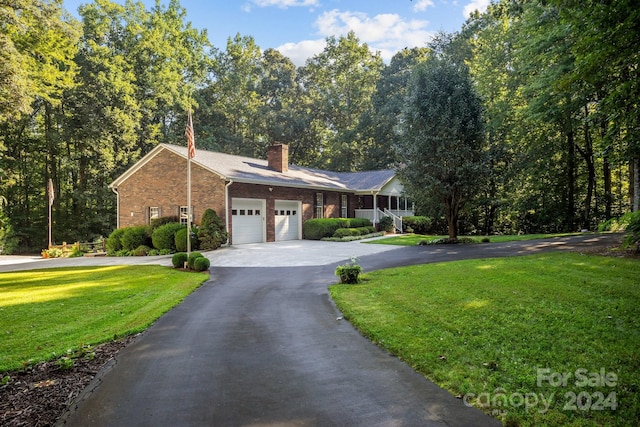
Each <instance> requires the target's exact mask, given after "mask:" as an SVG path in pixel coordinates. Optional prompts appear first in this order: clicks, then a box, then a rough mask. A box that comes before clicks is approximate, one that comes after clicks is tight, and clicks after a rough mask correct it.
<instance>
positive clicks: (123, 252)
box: [115, 249, 131, 256]
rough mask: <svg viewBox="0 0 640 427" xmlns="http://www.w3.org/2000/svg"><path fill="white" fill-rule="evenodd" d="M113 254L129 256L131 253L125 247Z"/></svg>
mask: <svg viewBox="0 0 640 427" xmlns="http://www.w3.org/2000/svg"><path fill="white" fill-rule="evenodd" d="M115 255H116V256H129V255H131V252H129V251H128V250H126V249H120V250H119V251H117V252H116V253H115Z"/></svg>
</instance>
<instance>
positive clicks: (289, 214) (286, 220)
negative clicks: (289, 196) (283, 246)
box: [275, 200, 300, 241]
mask: <svg viewBox="0 0 640 427" xmlns="http://www.w3.org/2000/svg"><path fill="white" fill-rule="evenodd" d="M275 208H276V211H275V214H276V240H277V241H278V240H298V239H299V238H300V232H299V228H298V227H299V220H300V219H299V217H300V202H295V201H285V200H276V203H275Z"/></svg>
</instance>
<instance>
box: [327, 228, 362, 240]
mask: <svg viewBox="0 0 640 427" xmlns="http://www.w3.org/2000/svg"><path fill="white" fill-rule="evenodd" d="M360 235H361V233H360V229H359V228H338V229H337V230H336V231H335V232H334V233H333V237H338V238H340V237H348V236H360Z"/></svg>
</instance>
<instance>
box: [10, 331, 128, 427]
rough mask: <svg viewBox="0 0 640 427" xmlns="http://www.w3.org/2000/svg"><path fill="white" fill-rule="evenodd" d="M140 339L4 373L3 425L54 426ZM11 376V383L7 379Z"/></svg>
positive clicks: (96, 348) (115, 343) (111, 344)
mask: <svg viewBox="0 0 640 427" xmlns="http://www.w3.org/2000/svg"><path fill="white" fill-rule="evenodd" d="M135 338H136V337H135V336H131V337H127V338H124V339H120V340H117V341H112V342H108V343H105V344H100V345H98V346H95V347H92V348H90V349H83V350H82V351H81V352H79V353H77V354H74V355H72V356H71V358H70V360H71V361H73V363H72V364H71V362H70V361H69V360H68V359H66V360H65V361H66V362H67V363H64V362H61V361H60V359H58V360H53V361H48V362H41V363H38V364H35V365H31V366H28V367H26V368H24V369H22V370H20V371H15V372H5V373H1V374H0V384H4V383H5V382H6V384H4V385H0V425H2V426H5V427H17V426H29V427H43V426H52V425H54V424H55V423H56V421H57V420H58V419H59V418H60V417H61V416H62V415H63V414H64V413H65V411H66V410H67V409H68V408H69V406H70V405H71V403H73V400H74V399H75V398H76V397H78V395H79V394H80V393H81V392H82V391H83V390H84V388H85V387H86V386H87V385H89V383H90V382H91V380H92V379H93V378H94V377H95V376H96V374H97V373H98V372H99V371H100V369H101V368H102V367H103V366H104V365H105V364H106V363H107V362H109V361H110V360H112V359H113V358H114V357H115V356H116V355H117V354H118V352H119V351H120V350H121V349H122V348H124V347H125V346H126V345H127V344H129V343H130V342H131V341H133V340H134V339H135ZM7 377H8V380H7Z"/></svg>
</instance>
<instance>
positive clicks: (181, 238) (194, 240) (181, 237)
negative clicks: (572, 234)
mask: <svg viewBox="0 0 640 427" xmlns="http://www.w3.org/2000/svg"><path fill="white" fill-rule="evenodd" d="M197 233H198V228H197V227H191V249H198V248H199V246H198V234H197ZM174 240H175V246H176V250H177V251H179V252H185V251H186V250H187V227H184V228H181V229H180V230H178V231H177V232H176V235H175V239H174Z"/></svg>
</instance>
